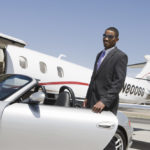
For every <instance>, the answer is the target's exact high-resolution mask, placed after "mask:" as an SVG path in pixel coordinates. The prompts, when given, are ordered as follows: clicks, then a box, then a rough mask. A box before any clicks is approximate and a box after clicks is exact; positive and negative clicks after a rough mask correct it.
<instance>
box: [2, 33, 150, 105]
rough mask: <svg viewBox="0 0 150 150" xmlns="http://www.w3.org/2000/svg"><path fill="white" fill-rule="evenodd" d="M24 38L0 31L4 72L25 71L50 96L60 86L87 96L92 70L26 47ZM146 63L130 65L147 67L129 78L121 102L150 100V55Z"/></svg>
mask: <svg viewBox="0 0 150 150" xmlns="http://www.w3.org/2000/svg"><path fill="white" fill-rule="evenodd" d="M25 46H26V43H25V42H24V41H22V40H19V39H16V38H13V37H10V36H7V35H4V34H0V74H16V73H17V74H24V75H29V76H31V77H34V78H36V79H39V80H40V84H41V85H44V86H45V88H46V91H47V92H48V93H49V94H48V96H49V97H51V96H56V95H57V94H58V92H59V89H60V87H62V86H64V85H66V86H68V87H70V88H71V89H72V90H73V91H74V92H75V96H76V97H77V98H80V99H81V100H82V99H84V98H85V95H86V92H87V88H88V85H89V82H90V79H91V74H92V70H90V69H88V68H85V67H82V66H79V65H76V64H73V63H70V62H67V61H65V60H63V59H62V56H63V55H60V56H59V57H58V58H55V57H52V56H49V55H46V54H43V53H40V52H37V51H33V50H30V49H28V48H25ZM145 59H146V63H141V64H135V65H130V66H129V67H132V68H133V67H143V70H142V71H141V72H140V74H138V75H137V76H136V78H131V77H126V80H125V84H124V87H123V88H122V90H121V92H120V102H123V103H124V102H125V103H138V104H140V103H144V102H146V101H147V100H149V99H150V72H149V70H150V55H146V56H145Z"/></svg>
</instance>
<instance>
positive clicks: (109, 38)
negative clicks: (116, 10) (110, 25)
mask: <svg viewBox="0 0 150 150" xmlns="http://www.w3.org/2000/svg"><path fill="white" fill-rule="evenodd" d="M118 40H119V39H118V38H117V37H116V36H115V32H114V31H111V30H106V31H105V33H104V34H103V43H104V47H105V49H109V48H111V47H113V46H115V45H116V42H117V41H118Z"/></svg>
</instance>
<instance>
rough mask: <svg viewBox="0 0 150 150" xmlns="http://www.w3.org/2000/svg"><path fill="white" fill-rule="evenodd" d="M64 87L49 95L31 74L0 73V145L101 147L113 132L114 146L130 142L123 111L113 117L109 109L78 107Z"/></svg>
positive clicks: (39, 149) (16, 149) (25, 149)
mask: <svg viewBox="0 0 150 150" xmlns="http://www.w3.org/2000/svg"><path fill="white" fill-rule="evenodd" d="M65 89H68V88H67V87H62V88H61V89H60V94H59V95H58V98H57V99H54V98H52V99H50V98H48V97H47V94H46V92H45V89H44V87H42V86H40V85H39V84H38V81H37V80H35V79H33V78H30V77H28V76H24V75H16V74H14V75H1V76H0V149H1V150H103V149H104V148H105V146H106V145H107V144H108V143H109V141H110V140H111V138H112V137H113V136H114V135H115V138H116V149H118V150H125V149H126V148H127V146H129V145H130V144H131V137H132V128H131V126H130V124H129V122H128V119H127V117H126V116H125V115H124V114H122V113H118V116H117V117H118V118H117V117H116V116H115V115H113V114H112V113H111V112H106V111H103V112H102V113H94V112H92V111H91V110H89V109H81V108H79V107H78V106H79V104H78V103H77V100H75V97H74V94H73V92H72V91H70V89H68V90H69V92H70V93H69V92H66V91H65ZM52 101H54V103H49V102H52ZM60 106H64V107H60ZM118 120H119V124H118Z"/></svg>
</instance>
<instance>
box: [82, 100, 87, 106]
mask: <svg viewBox="0 0 150 150" xmlns="http://www.w3.org/2000/svg"><path fill="white" fill-rule="evenodd" d="M86 105H87V99H85V100H84V101H83V107H84V108H85V107H86Z"/></svg>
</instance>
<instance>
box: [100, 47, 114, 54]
mask: <svg viewBox="0 0 150 150" xmlns="http://www.w3.org/2000/svg"><path fill="white" fill-rule="evenodd" d="M115 47H116V46H114V47H111V48H109V49H107V50H105V49H104V50H103V51H105V52H106V54H108V53H110V52H111V51H112V50H113V49H114V48H115Z"/></svg>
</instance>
